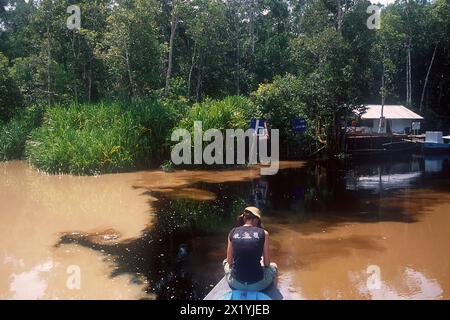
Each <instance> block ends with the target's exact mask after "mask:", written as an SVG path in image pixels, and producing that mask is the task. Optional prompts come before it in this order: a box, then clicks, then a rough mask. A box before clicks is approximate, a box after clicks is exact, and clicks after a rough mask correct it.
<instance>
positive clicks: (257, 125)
mask: <svg viewBox="0 0 450 320" xmlns="http://www.w3.org/2000/svg"><path fill="white" fill-rule="evenodd" d="M250 128H251V129H253V130H255V133H256V135H257V136H258V137H259V138H260V139H262V138H267V137H268V136H269V132H268V131H267V128H266V121H265V120H263V119H252V120H251V121H250Z"/></svg>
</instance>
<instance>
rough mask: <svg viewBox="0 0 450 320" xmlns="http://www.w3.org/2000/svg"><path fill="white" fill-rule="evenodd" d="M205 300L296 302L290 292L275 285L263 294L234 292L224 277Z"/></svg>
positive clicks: (262, 292)
mask: <svg viewBox="0 0 450 320" xmlns="http://www.w3.org/2000/svg"><path fill="white" fill-rule="evenodd" d="M204 300H294V296H293V294H292V293H291V292H289V290H287V289H284V288H281V289H280V288H278V287H277V286H275V285H274V284H272V285H271V286H270V287H269V288H268V289H266V290H264V291H261V292H256V291H241V290H232V289H231V288H230V286H229V285H228V283H227V281H226V279H225V277H223V278H222V279H221V280H220V281H219V283H217V285H216V286H215V287H214V288H213V289H212V290H211V291H210V292H209V293H208V295H207V296H206V297H205V299H204Z"/></svg>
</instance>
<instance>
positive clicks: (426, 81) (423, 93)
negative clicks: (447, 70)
mask: <svg viewBox="0 0 450 320" xmlns="http://www.w3.org/2000/svg"><path fill="white" fill-rule="evenodd" d="M437 47H438V45H437V44H436V45H435V46H434V51H433V56H432V57H431V62H430V65H429V66H428V70H427V75H426V77H425V82H424V84H423V89H422V95H421V97H420V105H419V112H422V104H423V97H424V96H425V89H426V88H427V83H428V78H429V76H430V71H431V67H432V66H433V62H434V57H435V56H436V50H437Z"/></svg>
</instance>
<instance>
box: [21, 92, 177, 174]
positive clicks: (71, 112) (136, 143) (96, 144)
mask: <svg viewBox="0 0 450 320" xmlns="http://www.w3.org/2000/svg"><path fill="white" fill-rule="evenodd" d="M176 107H177V105H176V104H173V103H171V102H167V101H161V100H156V99H151V100H147V101H143V102H139V103H133V104H129V105H120V104H117V103H99V104H87V105H79V106H77V105H71V106H69V107H63V106H56V107H53V108H51V109H49V110H48V111H47V113H46V114H45V117H44V122H43V125H42V126H41V127H40V128H37V129H36V130H34V131H33V132H32V134H31V137H30V139H29V140H28V142H27V144H26V155H27V158H28V159H29V161H30V162H31V163H32V164H33V165H35V166H36V167H38V168H39V169H42V170H44V171H46V172H49V173H70V174H77V175H84V174H87V175H92V174H100V173H109V172H121V171H127V170H131V169H135V168H138V167H144V166H145V167H147V166H151V165H155V164H157V162H158V161H161V160H162V158H163V157H164V155H165V154H167V152H168V147H169V145H168V143H167V141H168V140H167V137H168V136H169V135H170V131H171V129H172V127H173V126H174V125H175V123H177V122H178V120H179V118H180V117H179V116H178V112H177V110H176Z"/></svg>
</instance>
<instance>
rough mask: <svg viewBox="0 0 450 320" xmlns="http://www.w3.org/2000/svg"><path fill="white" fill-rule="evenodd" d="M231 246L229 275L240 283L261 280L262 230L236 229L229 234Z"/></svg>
mask: <svg viewBox="0 0 450 320" xmlns="http://www.w3.org/2000/svg"><path fill="white" fill-rule="evenodd" d="M229 237H230V241H231V244H232V246H233V266H232V268H231V275H232V276H233V277H234V278H235V279H236V280H239V281H241V282H247V283H255V282H257V281H259V280H261V279H262V278H263V275H264V274H263V268H262V266H261V256H262V253H263V248H264V239H265V233H264V229H261V228H257V227H237V228H234V229H232V230H231V231H230V234H229Z"/></svg>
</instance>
